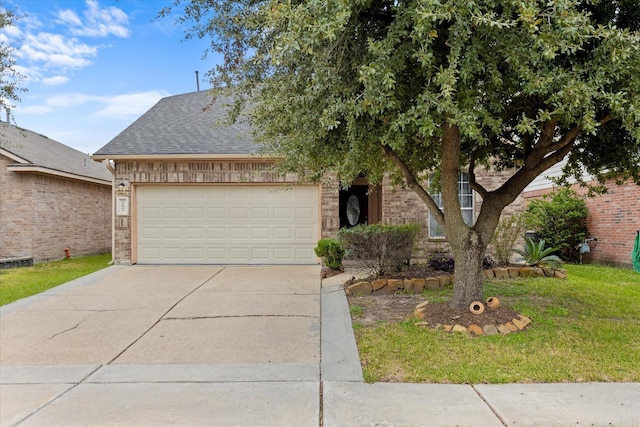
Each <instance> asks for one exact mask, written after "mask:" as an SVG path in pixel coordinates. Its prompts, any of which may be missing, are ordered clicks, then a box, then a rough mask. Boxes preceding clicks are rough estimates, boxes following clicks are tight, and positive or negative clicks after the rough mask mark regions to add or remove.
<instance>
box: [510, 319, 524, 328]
mask: <svg viewBox="0 0 640 427" xmlns="http://www.w3.org/2000/svg"><path fill="white" fill-rule="evenodd" d="M511 322H512V323H513V324H514V325H516V327H517V328H518V329H520V330H523V329H524V328H526V327H527V325H528V323H525V322H523V321H522V320H520V319H518V318H517V317H514V318H513V320H512V321H511Z"/></svg>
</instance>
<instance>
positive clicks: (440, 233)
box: [429, 172, 475, 239]
mask: <svg viewBox="0 0 640 427" xmlns="http://www.w3.org/2000/svg"><path fill="white" fill-rule="evenodd" d="M431 198H433V201H434V202H436V204H437V205H438V207H439V208H440V209H441V210H442V208H443V206H442V194H441V193H435V194H432V195H431ZM458 200H459V201H460V211H461V212H462V218H463V219H464V222H465V223H466V224H467V225H473V223H474V222H475V215H474V209H473V207H474V206H473V205H474V203H473V190H472V189H471V186H470V185H469V174H468V173H466V172H460V173H458ZM429 237H430V238H436V239H437V238H444V237H445V236H444V230H442V229H441V228H440V225H438V221H436V219H435V217H434V216H433V215H431V213H429Z"/></svg>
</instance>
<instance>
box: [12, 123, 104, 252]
mask: <svg viewBox="0 0 640 427" xmlns="http://www.w3.org/2000/svg"><path fill="white" fill-rule="evenodd" d="M111 200H112V176H111V173H110V172H109V171H108V170H107V168H106V167H105V166H104V165H102V164H100V163H96V162H94V161H91V158H90V157H89V156H88V155H87V154H83V153H81V152H79V151H77V150H74V149H73V148H70V147H68V146H66V145H63V144H61V143H59V142H56V141H54V140H52V139H49V138H47V137H46V136H43V135H40V134H38V133H35V132H32V131H30V130H27V129H21V128H19V127H16V126H13V125H10V124H8V123H0V260H1V259H5V260H6V259H11V258H32V259H33V261H34V262H39V261H46V260H55V259H61V258H64V257H65V255H66V254H65V248H68V249H69V252H70V254H71V256H79V255H89V254H98V253H106V252H109V251H110V250H111V218H112V217H111V207H112V205H111V203H112V202H111Z"/></svg>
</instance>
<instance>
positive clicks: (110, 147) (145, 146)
mask: <svg viewBox="0 0 640 427" xmlns="http://www.w3.org/2000/svg"><path fill="white" fill-rule="evenodd" d="M230 102H231V98H229V97H218V98H217V99H215V101H214V100H213V98H212V96H211V93H210V92H208V91H203V92H191V93H185V94H182V95H175V96H169V97H166V98H162V99H161V100H160V101H158V103H157V104H156V105H154V106H153V107H151V109H150V110H149V111H147V112H146V113H144V114H143V115H142V116H140V117H139V118H138V119H137V120H136V121H135V122H133V123H132V124H131V125H129V127H127V128H126V129H125V130H124V131H122V132H121V133H120V134H119V135H117V136H116V137H115V138H113V139H112V140H111V141H110V142H109V143H108V144H107V145H105V146H104V147H102V148H100V149H99V150H98V151H96V152H95V153H94V156H97V157H102V158H106V157H108V156H110V155H111V156H128V155H131V156H136V155H141V156H149V155H151V156H154V155H248V154H254V153H256V152H257V148H258V146H257V145H256V144H255V143H254V142H253V139H252V138H251V136H250V127H249V124H248V123H247V122H246V121H238V122H237V123H234V124H232V125H222V124H220V121H221V120H223V119H224V118H225V116H226V113H227V110H226V108H225V107H226V106H227V105H229V104H230Z"/></svg>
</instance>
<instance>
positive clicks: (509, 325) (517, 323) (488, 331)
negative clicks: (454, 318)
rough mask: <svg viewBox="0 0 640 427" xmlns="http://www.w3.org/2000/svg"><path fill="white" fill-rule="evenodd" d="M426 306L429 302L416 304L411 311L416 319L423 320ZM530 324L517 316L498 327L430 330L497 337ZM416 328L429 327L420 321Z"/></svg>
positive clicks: (453, 326)
mask: <svg viewBox="0 0 640 427" xmlns="http://www.w3.org/2000/svg"><path fill="white" fill-rule="evenodd" d="M427 305H429V301H424V302H421V303H420V304H418V305H417V306H416V308H415V310H414V311H413V315H414V316H415V317H416V318H417V319H424V317H425V314H424V312H425V310H426V307H427ZM530 324H531V319H530V318H528V317H527V316H525V315H524V314H517V315H516V317H514V318H513V319H511V321H510V322H506V323H504V324H498V325H492V324H489V325H485V326H483V327H481V326H480V325H475V324H472V325H469V327H468V328H467V327H465V326H462V325H440V324H438V325H434V326H432V327H431V329H433V330H435V331H444V332H460V333H463V334H469V335H472V336H481V335H497V334H502V335H506V334H510V333H512V332H518V331H522V330H524V329H525V328H526V327H527V326H529V325H530ZM416 325H417V326H421V327H430V326H429V323H428V322H425V321H420V322H417V323H416Z"/></svg>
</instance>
